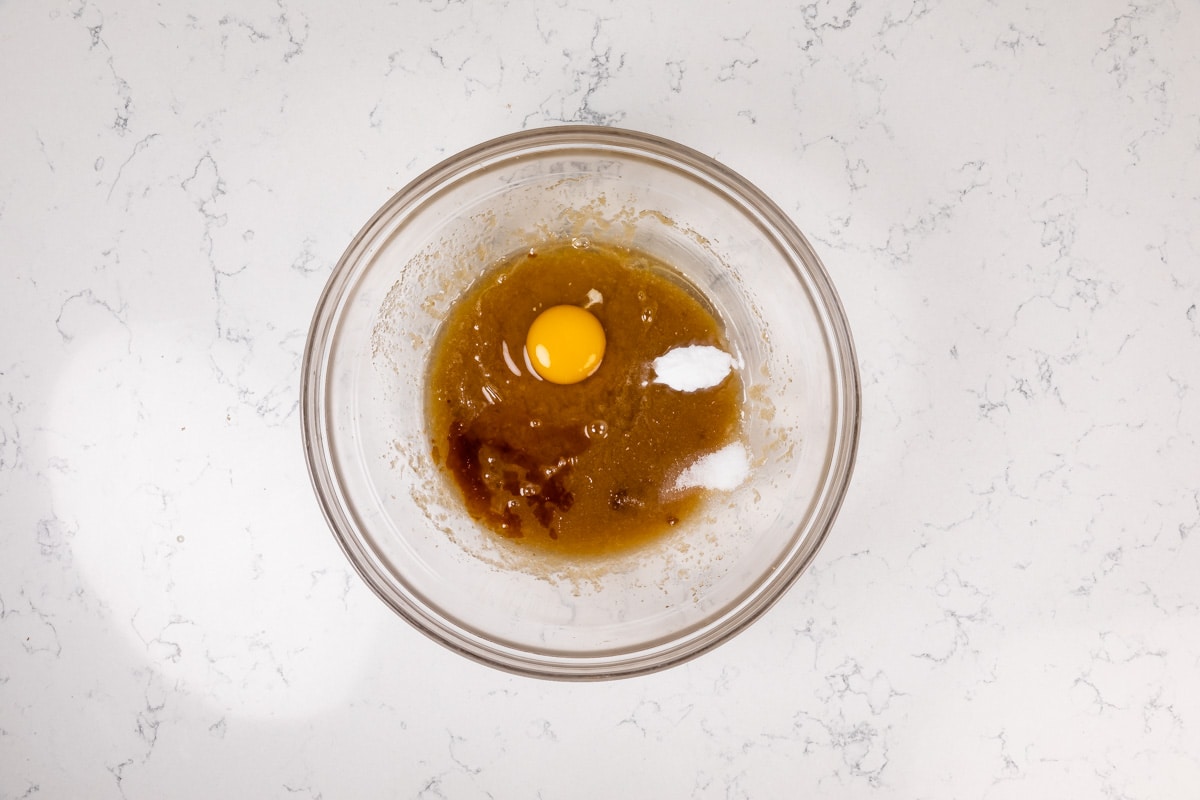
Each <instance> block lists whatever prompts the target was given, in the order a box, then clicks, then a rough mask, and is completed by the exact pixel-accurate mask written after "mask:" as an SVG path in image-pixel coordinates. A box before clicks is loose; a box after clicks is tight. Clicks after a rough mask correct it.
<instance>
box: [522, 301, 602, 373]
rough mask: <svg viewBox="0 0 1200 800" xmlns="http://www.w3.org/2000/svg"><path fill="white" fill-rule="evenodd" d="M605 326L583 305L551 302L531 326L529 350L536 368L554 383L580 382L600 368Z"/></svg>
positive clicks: (526, 341)
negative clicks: (581, 306) (554, 304)
mask: <svg viewBox="0 0 1200 800" xmlns="http://www.w3.org/2000/svg"><path fill="white" fill-rule="evenodd" d="M604 343H605V339H604V328H603V327H602V326H601V325H600V320H598V319H596V318H595V317H594V316H592V315H591V313H589V312H588V311H585V310H584V309H582V308H580V307H579V306H551V307H550V308H547V309H546V310H545V311H543V312H542V313H541V314H538V316H537V319H535V320H534V321H533V324H532V325H530V326H529V334H528V336H526V338H525V350H526V352H527V353H528V354H529V361H530V363H531V364H532V365H533V368H534V369H535V370H536V371H537V374H538V375H541V376H542V377H543V378H545V379H546V380H548V381H550V382H551V383H563V384H566V383H579V382H580V381H581V380H583V379H584V378H587V377H588V376H590V375H591V374H592V373H594V372H595V371H596V370H597V369H599V368H600V362H601V361H602V360H603V359H604Z"/></svg>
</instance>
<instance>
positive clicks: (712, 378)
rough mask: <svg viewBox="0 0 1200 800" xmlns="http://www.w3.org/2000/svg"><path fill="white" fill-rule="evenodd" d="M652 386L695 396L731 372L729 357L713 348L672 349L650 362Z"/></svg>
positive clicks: (694, 346) (701, 346)
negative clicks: (692, 393) (657, 384)
mask: <svg viewBox="0 0 1200 800" xmlns="http://www.w3.org/2000/svg"><path fill="white" fill-rule="evenodd" d="M652 366H653V367H654V382H655V383H662V384H665V385H667V386H669V387H671V388H672V389H674V390H675V391H677V392H696V391H699V390H701V389H711V388H712V387H714V386H717V385H719V384H720V383H721V381H723V380H725V377H726V376H727V375H728V374H729V372H730V370H732V369H733V356H731V355H729V353H726V352H725V351H724V350H721V349H720V348H717V347H709V346H708V345H699V344H697V345H691V346H689V347H676V348H675V349H674V350H668V351H667V352H666V353H665V354H664V355H661V356H659V357H658V358H656V359H654V361H653V363H652Z"/></svg>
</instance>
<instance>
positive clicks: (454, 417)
mask: <svg viewBox="0 0 1200 800" xmlns="http://www.w3.org/2000/svg"><path fill="white" fill-rule="evenodd" d="M558 305H573V306H578V307H583V308H586V310H587V311H588V312H589V313H590V314H591V315H593V316H594V317H595V318H596V319H597V320H598V321H599V322H600V324H601V326H602V327H603V332H604V337H605V338H606V340H607V341H606V345H605V347H604V353H603V359H602V360H601V362H600V366H599V367H598V368H597V369H596V371H595V372H594V373H593V374H591V375H590V377H587V378H584V379H583V380H581V381H579V382H577V383H569V384H559V383H553V382H551V381H549V380H544V379H542V378H541V377H540V376H539V375H538V372H537V371H536V370H535V369H534V368H533V365H532V364H531V361H530V358H529V354H528V353H527V352H526V347H525V346H526V337H527V335H528V334H529V330H530V326H531V324H532V323H533V322H534V320H535V319H536V318H537V317H538V316H539V314H540V313H541V312H542V311H544V310H545V309H547V308H550V307H552V306H558ZM690 345H709V346H713V347H718V348H721V349H722V350H724V351H725V352H729V347H728V344H727V343H726V341H725V340H724V337H723V335H722V326H721V323H720V321H719V320H718V319H717V318H716V317H715V316H714V314H713V313H712V312H711V311H710V310H709V308H708V307H707V305H706V303H705V302H704V301H703V299H702V297H701V296H700V295H699V293H698V292H696V291H695V290H694V289H692V288H691V287H690V286H688V285H687V284H686V283H685V282H684V280H683V279H682V278H681V277H680V276H679V275H678V274H677V273H676V272H675V271H674V270H672V269H671V268H670V267H668V266H666V265H665V264H663V263H661V262H658V261H656V260H655V259H653V258H651V257H649V256H648V255H646V254H645V253H642V252H639V251H636V250H631V249H628V248H622V247H613V246H607V245H600V244H596V243H587V242H583V241H579V240H576V241H575V242H573V243H561V244H560V243H552V244H547V245H545V246H542V247H538V248H535V249H531V250H529V251H527V252H522V253H519V254H517V255H515V256H513V257H511V258H510V259H508V260H507V261H505V262H504V263H503V264H501V265H500V266H499V267H498V268H496V269H494V270H492V271H490V272H488V273H486V274H485V275H483V276H482V277H481V278H480V279H479V280H478V281H477V282H476V283H475V284H474V285H473V286H472V287H471V288H470V289H469V290H468V291H467V293H466V294H465V295H464V296H463V297H462V298H461V299H459V300H458V301H457V302H456V304H455V305H454V307H453V309H452V310H451V312H450V316H449V318H448V319H447V321H446V323H445V326H444V328H443V330H442V332H441V334H440V336H439V339H438V341H437V343H436V345H435V347H434V351H433V354H432V359H431V364H430V373H429V380H428V387H429V394H428V414H429V421H430V424H431V431H432V433H433V443H432V444H433V454H434V460H435V462H437V463H438V464H439V466H441V467H442V468H444V469H445V470H446V471H447V472H448V473H449V475H450V476H451V477H452V479H453V481H454V483H455V485H457V487H458V488H459V490H460V491H461V492H462V496H463V499H464V501H465V503H466V507H467V509H468V510H469V511H470V513H471V515H472V516H473V517H474V518H476V519H477V520H479V521H480V522H481V523H483V524H484V525H486V526H487V527H488V528H490V529H491V530H493V531H495V532H496V533H497V534H499V535H501V536H504V537H507V538H510V539H514V540H516V541H517V542H519V543H520V544H522V545H524V546H530V547H535V548H541V549H545V550H551V551H554V552H558V553H561V554H564V555H572V556H588V555H599V554H604V553H612V552H617V551H623V550H626V549H631V548H633V547H636V546H638V545H640V544H643V543H645V542H646V541H648V540H649V539H651V538H653V537H655V536H657V535H661V534H662V533H664V532H665V531H667V530H669V529H670V528H671V527H672V526H674V525H676V524H678V523H679V522H681V521H682V520H684V519H685V518H686V517H687V516H688V515H689V514H690V513H692V512H693V511H695V509H696V508H697V506H698V505H699V501H700V498H701V494H702V490H699V489H689V490H681V489H677V488H675V484H674V481H675V478H676V476H678V474H679V473H680V471H681V470H683V469H684V468H686V467H687V466H688V465H690V464H692V463H693V462H695V461H696V459H697V458H699V457H701V456H703V455H705V454H708V453H712V452H714V451H716V450H718V449H719V448H721V447H722V446H724V445H726V444H728V443H730V442H731V441H733V440H734V439H735V438H736V437H737V435H738V432H739V426H740V416H741V408H742V384H741V381H740V379H739V378H738V375H737V372H736V371H733V372H731V373H730V374H729V376H728V377H726V378H725V379H724V380H723V381H722V382H721V383H720V384H718V385H717V386H715V387H712V388H707V389H701V390H698V391H694V392H683V391H677V390H675V389H673V388H671V387H670V386H667V385H664V384H662V383H656V382H654V378H655V372H654V368H653V366H652V362H653V361H654V359H656V358H658V357H659V356H662V355H663V354H665V353H667V352H668V351H670V350H672V349H674V348H679V347H686V346H690Z"/></svg>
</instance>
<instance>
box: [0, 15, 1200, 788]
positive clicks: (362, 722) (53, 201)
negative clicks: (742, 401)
mask: <svg viewBox="0 0 1200 800" xmlns="http://www.w3.org/2000/svg"><path fill="white" fill-rule="evenodd" d="M1197 41H1200V7H1198V6H1197V5H1196V4H1194V3H1189V2H1132V3H1131V2H1113V1H1112V0H1101V1H1100V2H1082V1H1081V0H1070V1H1069V2H1063V3H1048V2H1044V3H1033V4H1021V3H1011V2H986V1H983V0H980V1H976V0H970V1H969V2H963V3H945V2H935V1H933V0H930V1H926V0H917V1H916V2H907V0H901V1H900V2H884V3H860V2H858V1H857V0H854V1H853V2H849V1H847V0H834V1H832V2H815V3H812V4H807V5H804V4H782V3H781V4H776V3H762V2H745V3H722V2H700V3H683V2H666V3H657V4H652V5H649V6H647V5H645V4H635V3H632V2H628V0H613V1H612V2H581V3H565V2H563V3H545V4H535V3H522V2H508V3H482V2H473V1H467V2H463V1H457V2H456V1H455V0H434V1H433V2H390V3H387V2H364V3H351V4H336V3H318V2H312V0H276V2H261V1H260V0H250V2H247V3H238V4H234V3H229V2H226V1H225V0H218V2H215V3H207V4H205V3H195V2H184V3H176V4H147V3H135V2H131V0H111V1H108V2H99V3H93V2H66V3H37V2H34V3H16V2H9V3H0V100H2V101H3V106H4V114H3V118H2V120H0V134H2V135H0V143H2V144H0V798H3V800H10V799H12V800H15V799H16V798H42V797H45V798H60V797H62V798H66V797H92V798H128V799H129V800H132V799H133V798H157V797H177V798H189V797H196V798H209V797H280V798H326V800H329V798H337V797H358V798H371V797H381V798H382V797H387V798H395V797H403V798H437V797H444V798H456V799H457V798H485V797H493V798H504V797H542V798H547V799H549V798H564V797H571V798H609V797H618V796H620V797H693V798H739V797H748V798H763V797H783V796H809V795H811V796H820V797H856V798H858V797H864V798H869V797H879V798H931V799H932V798H993V799H998V798H1010V797H1011V798H1018V797H1019V798H1029V797H1089V798H1090V797H1112V798H1126V799H1127V800H1134V799H1135V798H1136V799H1138V800H1140V799H1142V798H1147V799H1149V798H1165V797H1181V798H1182V797H1194V796H1195V795H1196V791H1197V789H1196V787H1197V786H1198V785H1200V681H1198V680H1197V675H1200V587H1198V584H1197V582H1196V575H1197V574H1200V549H1198V548H1200V442H1198V436H1200V311H1198V310H1197V309H1198V306H1200V57H1197V54H1196V53H1197V51H1196V42H1197ZM559 122H587V123H597V124H611V125H620V126H624V127H629V128H634V129H639V130H645V131H648V132H651V133H655V134H658V135H661V136H666V137H669V138H673V139H676V140H678V141H680V142H683V143H685V144H688V145H690V146H692V147H694V148H696V149H698V150H701V151H703V152H705V153H708V154H710V155H713V156H715V157H717V158H718V159H720V160H722V161H723V162H725V163H726V164H728V165H729V166H730V167H732V168H734V169H736V170H738V171H740V172H742V173H743V174H744V175H746V176H747V177H748V178H750V179H751V180H752V181H754V182H756V183H757V184H758V185H759V186H760V187H762V188H763V189H764V190H765V191H766V192H767V193H768V194H769V195H771V196H772V197H773V198H774V199H775V200H776V201H777V202H778V203H779V204H780V206H781V207H782V208H783V209H784V210H785V211H786V212H788V213H789V214H790V215H791V216H792V217H793V218H794V219H795V220H796V222H797V223H798V224H799V226H800V227H801V228H802V229H803V230H804V231H805V232H806V233H807V234H808V235H809V237H810V238H811V239H812V241H813V243H814V245H815V247H816V248H817V250H818V251H819V253H820V254H821V256H822V258H823V259H824V261H825V263H826V265H827V266H828V269H829V271H830V274H831V275H832V277H833V279H834V281H835V283H836V285H837V287H838V290H839V292H840V293H841V297H842V300H843V302H844V303H845V306H846V309H847V312H848V314H849V317H850V321H851V324H852V326H853V329H854V332H855V335H856V340H857V345H858V351H859V357H860V361H861V366H862V372H863V378H864V396H863V400H864V420H863V436H862V442H861V449H860V457H859V463H858V468H857V471H856V475H855V480H854V484H853V487H852V489H851V491H850V494H849V496H848V498H847V500H846V503H845V506H844V508H843V511H842V513H841V516H840V518H839V521H838V524H837V527H836V529H835V530H834V533H833V535H832V536H831V537H830V539H829V541H828V543H827V545H826V546H825V548H824V549H823V550H822V552H821V554H820V557H819V558H818V560H817V561H816V563H815V564H814V565H813V567H812V568H811V569H810V570H809V571H808V572H807V573H806V574H805V575H804V577H803V578H802V579H801V580H800V581H799V582H798V583H797V584H796V586H795V587H794V589H793V590H792V591H791V592H790V593H789V594H788V595H787V596H786V597H785V599H784V600H783V601H782V602H781V603H780V604H779V605H778V606H776V607H775V608H774V609H772V611H771V612H770V613H769V614H768V615H767V616H766V617H765V618H764V619H762V620H761V621H759V622H758V623H757V624H755V625H754V626H752V627H751V628H750V629H749V630H748V631H747V632H745V633H744V634H742V635H741V636H739V637H737V638H736V639H734V640H733V641H731V642H729V643H728V644H726V645H724V646H722V647H721V648H719V649H717V650H716V651H714V652H712V653H710V654H708V655H705V656H703V657H701V658H699V659H697V660H695V661H693V662H691V663H689V664H686V665H684V666H682V667H678V668H675V669H672V670H669V671H667V672H664V673H661V674H658V675H654V676H650V677H646V678H639V679H634V680H627V681H621V682H616V683H611V684H597V685H562V684H555V683H545V682H539V681H532V680H527V679H522V678H515V677H511V676H507V675H505V674H502V673H499V672H496V671H493V670H489V669H487V668H484V667H482V666H479V665H476V664H474V663H471V662H468V661H465V660H463V659H461V658H459V657H457V656H455V655H454V654H452V653H450V652H449V651H446V650H444V649H442V648H440V647H439V646H437V645H435V644H433V643H432V642H430V641H428V640H426V639H425V638H424V637H422V636H421V635H419V634H418V633H416V632H414V631H413V630H411V629H410V628H409V627H408V626H406V625H405V624H404V623H403V622H402V621H401V620H399V619H398V618H396V617H394V616H393V615H392V614H391V613H390V612H388V611H387V610H386V609H385V608H384V607H383V606H382V604H381V603H379V602H378V601H377V600H376V599H375V598H374V596H372V595H371V594H370V593H369V591H367V590H366V589H365V587H364V586H363V585H362V583H361V581H360V580H359V579H358V577H357V576H356V575H355V574H354V573H353V571H352V569H351V568H350V567H349V565H348V564H347V563H346V561H345V559H344V558H343V556H342V554H341V552H340V551H339V550H338V548H337V546H336V544H335V543H334V540H333V538H332V536H331V535H330V534H329V532H328V530H327V529H326V527H325V524H324V522H323V520H322V518H321V515H320V513H319V510H318V508H317V505H316V503H315V501H314V499H313V497H312V492H311V490H310V488H309V484H308V478H307V475H306V472H305V469H304V463H303V457H302V453H301V448H300V441H299V424H298V410H297V398H298V389H299V378H300V376H299V365H300V357H301V352H302V350H303V347H304V339H305V335H306V332H307V326H308V323H309V319H310V316H311V313H312V309H313V306H314V304H315V302H316V299H317V296H318V294H319V293H320V291H321V288H322V286H323V284H324V282H325V280H326V278H327V276H328V274H329V272H330V270H331V269H332V266H333V265H334V263H335V262H336V261H337V259H338V257H339V256H340V254H341V252H342V250H343V248H344V247H345V246H346V245H347V243H348V242H349V241H350V239H351V238H352V237H353V235H354V233H355V232H356V231H357V230H358V228H359V227H360V226H361V225H362V224H363V223H364V222H365V221H366V220H367V219H368V218H369V217H370V215H371V214H372V213H373V212H374V211H375V209H376V208H378V207H379V206H380V205H381V204H382V203H383V202H384V201H385V200H386V199H387V198H388V197H389V196H390V195H391V194H392V193H393V192H395V191H396V190H398V189H399V188H400V187H402V186H403V185H404V184H405V183H406V182H407V181H408V180H410V179H411V178H413V177H415V176H416V175H417V174H419V173H420V172H421V171H423V170H424V169H426V168H428V167H429V166H432V165H433V164H434V163H436V162H437V161H439V160H440V159H442V158H444V157H446V156H448V155H450V154H452V153H454V152H456V151H458V150H460V149H462V148H464V147H467V146H469V145H471V144H474V143H476V142H478V141H481V140H483V139H486V138H490V137H492V136H495V135H499V134H503V133H506V132H509V131H513V130H517V129H522V128H527V127H535V126H541V125H547V124H555V123H559Z"/></svg>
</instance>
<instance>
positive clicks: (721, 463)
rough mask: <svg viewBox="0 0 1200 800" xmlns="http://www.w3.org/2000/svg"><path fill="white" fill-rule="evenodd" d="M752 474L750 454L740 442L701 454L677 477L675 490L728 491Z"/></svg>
mask: <svg viewBox="0 0 1200 800" xmlns="http://www.w3.org/2000/svg"><path fill="white" fill-rule="evenodd" d="M749 474H750V456H749V454H748V453H747V452H746V448H745V447H744V446H742V445H741V444H740V443H738V442H734V443H733V444H730V445H726V446H725V447H722V448H721V449H720V450H717V451H716V452H713V453H709V454H708V455H705V456H701V457H700V458H698V459H696V460H695V461H694V462H692V464H691V466H689V467H688V468H687V469H685V470H684V471H683V472H681V473H679V477H678V478H676V479H675V487H674V488H675V490H676V491H679V490H681V489H716V490H717V491H721V492H728V491H730V490H732V489H736V488H737V487H739V486H741V485H742V481H744V480H746V476H747V475H749Z"/></svg>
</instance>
